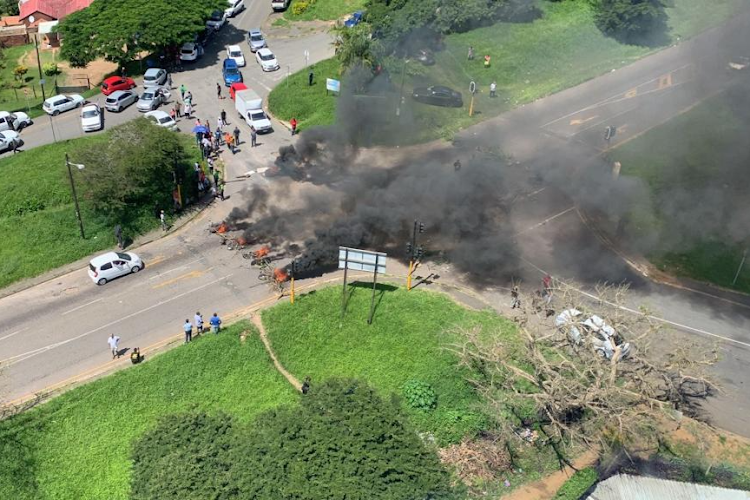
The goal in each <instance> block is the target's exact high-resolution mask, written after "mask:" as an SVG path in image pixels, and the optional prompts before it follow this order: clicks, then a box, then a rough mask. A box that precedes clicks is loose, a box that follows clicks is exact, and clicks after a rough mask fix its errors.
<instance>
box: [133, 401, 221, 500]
mask: <svg viewBox="0 0 750 500" xmlns="http://www.w3.org/2000/svg"><path fill="white" fill-rule="evenodd" d="M234 435H235V434H234V431H233V428H232V420H231V418H230V417H229V416H227V415H224V414H219V415H216V416H209V415H207V414H206V413H203V412H194V413H188V414H178V415H170V416H168V417H165V418H164V419H162V420H161V421H160V422H159V423H158V424H157V425H156V427H155V428H154V429H153V430H151V431H150V432H148V433H147V434H146V435H145V436H143V437H142V438H141V439H140V440H138V442H137V443H136V444H135V447H134V448H133V455H132V457H133V476H132V479H131V498H132V499H134V500H138V499H144V500H145V499H155V498H158V499H172V498H173V499H175V500H176V499H196V500H198V499H205V498H219V497H218V496H217V493H218V492H223V493H224V494H226V493H228V492H229V491H232V490H233V488H234V487H233V485H232V480H233V478H232V477H231V474H230V471H231V464H230V462H229V461H228V459H229V450H230V448H231V446H232V443H233V439H234Z"/></svg>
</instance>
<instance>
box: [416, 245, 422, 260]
mask: <svg viewBox="0 0 750 500" xmlns="http://www.w3.org/2000/svg"><path fill="white" fill-rule="evenodd" d="M423 256H424V248H422V247H421V246H419V247H417V259H421V258H422V257H423Z"/></svg>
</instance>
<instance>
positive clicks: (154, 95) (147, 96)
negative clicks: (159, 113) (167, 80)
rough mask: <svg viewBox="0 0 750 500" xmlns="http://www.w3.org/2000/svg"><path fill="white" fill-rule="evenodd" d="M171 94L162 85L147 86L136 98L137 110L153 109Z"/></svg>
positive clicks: (165, 100) (163, 102)
mask: <svg viewBox="0 0 750 500" xmlns="http://www.w3.org/2000/svg"><path fill="white" fill-rule="evenodd" d="M171 96H172V95H171V94H170V92H169V90H167V89H166V88H164V87H148V88H147V89H145V90H144V91H143V93H142V94H141V96H140V97H139V98H138V111H140V112H146V111H153V110H155V109H156V108H158V107H159V106H161V105H162V104H165V103H166V102H167V101H168V100H169V98H170V97H171Z"/></svg>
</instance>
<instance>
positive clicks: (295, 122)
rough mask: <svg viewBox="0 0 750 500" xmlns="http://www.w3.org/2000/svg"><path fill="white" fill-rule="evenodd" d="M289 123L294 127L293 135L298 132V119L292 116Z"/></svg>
mask: <svg viewBox="0 0 750 500" xmlns="http://www.w3.org/2000/svg"><path fill="white" fill-rule="evenodd" d="M289 125H291V127H292V135H294V134H296V133H297V119H296V118H292V120H291V121H290V122H289Z"/></svg>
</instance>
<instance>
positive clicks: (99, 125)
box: [81, 104, 104, 132]
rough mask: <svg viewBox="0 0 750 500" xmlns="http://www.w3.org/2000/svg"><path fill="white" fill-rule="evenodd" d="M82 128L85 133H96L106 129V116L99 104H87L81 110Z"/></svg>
mask: <svg viewBox="0 0 750 500" xmlns="http://www.w3.org/2000/svg"><path fill="white" fill-rule="evenodd" d="M81 128H82V129H83V131H84V132H94V131H96V130H101V129H103V128H104V115H103V114H102V110H101V109H99V105H98V104H87V105H85V106H84V107H83V109H81Z"/></svg>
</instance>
